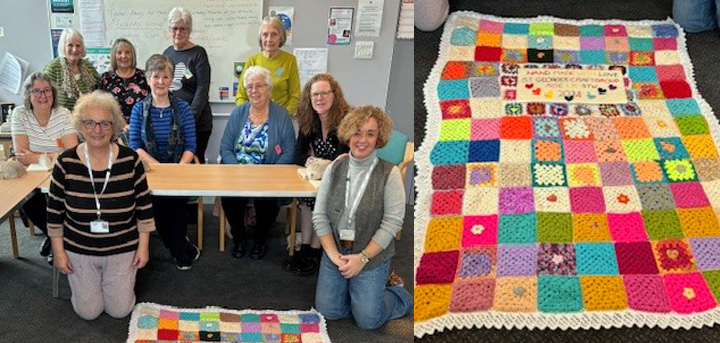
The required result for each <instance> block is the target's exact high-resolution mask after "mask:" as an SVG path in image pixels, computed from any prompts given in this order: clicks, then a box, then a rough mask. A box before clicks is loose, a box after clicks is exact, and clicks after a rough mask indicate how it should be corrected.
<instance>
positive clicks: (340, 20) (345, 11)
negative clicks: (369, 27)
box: [327, 7, 355, 45]
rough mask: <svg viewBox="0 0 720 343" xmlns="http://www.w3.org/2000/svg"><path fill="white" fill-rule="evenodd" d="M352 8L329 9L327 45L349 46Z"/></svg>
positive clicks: (353, 9) (353, 10)
mask: <svg viewBox="0 0 720 343" xmlns="http://www.w3.org/2000/svg"><path fill="white" fill-rule="evenodd" d="M354 12H355V8H354V7H330V18H329V19H328V33H327V44H329V45H349V44H350V32H351V30H352V22H353V13H354Z"/></svg>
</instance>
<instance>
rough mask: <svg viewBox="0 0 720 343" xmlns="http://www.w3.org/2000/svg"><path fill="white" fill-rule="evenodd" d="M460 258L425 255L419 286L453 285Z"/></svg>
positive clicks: (452, 254)
mask: <svg viewBox="0 0 720 343" xmlns="http://www.w3.org/2000/svg"><path fill="white" fill-rule="evenodd" d="M648 244H649V243H648ZM459 257H460V252H459V251H457V250H453V251H441V252H434V253H425V254H423V256H422V258H421V259H420V265H419V266H418V269H417V273H416V281H417V284H418V285H423V284H436V283H452V282H453V280H454V279H455V271H456V270H457V265H458V259H459Z"/></svg>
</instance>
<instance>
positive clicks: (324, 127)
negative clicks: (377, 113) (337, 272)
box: [283, 74, 350, 276]
mask: <svg viewBox="0 0 720 343" xmlns="http://www.w3.org/2000/svg"><path fill="white" fill-rule="evenodd" d="M349 110H350V105H348V103H347V101H345V96H344V95H343V91H342V88H340V84H338V82H337V81H335V78H333V77H332V75H330V74H317V75H315V76H313V77H312V78H311V79H310V80H309V81H308V82H307V83H306V84H305V87H304V88H303V91H302V93H301V97H300V102H299V103H298V108H297V112H296V117H297V119H298V124H299V125H300V132H299V133H298V139H297V147H296V150H295V163H296V164H297V165H300V166H304V165H305V162H306V161H307V160H308V158H309V157H310V156H314V157H316V158H322V159H326V160H330V161H332V160H335V159H336V158H337V157H338V156H340V155H341V154H344V153H347V152H348V151H349V150H350V148H348V146H347V145H346V144H344V143H341V142H340V140H339V139H338V136H337V127H338V125H340V121H341V120H342V119H343V117H345V114H346V113H347V112H348V111H349ZM314 207H315V199H314V198H305V199H301V201H300V228H301V230H302V231H301V237H302V247H301V248H300V252H299V253H297V254H294V255H293V258H292V260H290V261H288V262H286V263H285V264H284V265H283V268H284V269H285V270H290V271H293V272H295V273H296V274H298V275H301V276H304V275H311V274H313V273H315V272H316V271H317V269H318V266H319V265H320V257H322V249H321V245H320V240H319V239H318V237H317V235H316V234H315V230H313V226H312V211H313V209H314Z"/></svg>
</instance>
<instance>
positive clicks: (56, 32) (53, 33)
mask: <svg viewBox="0 0 720 343" xmlns="http://www.w3.org/2000/svg"><path fill="white" fill-rule="evenodd" d="M62 31H63V30H62V29H50V38H51V39H52V47H53V58H57V57H58V41H60V35H61V34H62Z"/></svg>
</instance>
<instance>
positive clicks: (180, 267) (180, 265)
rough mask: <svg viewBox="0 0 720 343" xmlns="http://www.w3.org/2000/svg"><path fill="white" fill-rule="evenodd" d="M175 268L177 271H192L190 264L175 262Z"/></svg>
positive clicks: (189, 262) (187, 262) (188, 262)
mask: <svg viewBox="0 0 720 343" xmlns="http://www.w3.org/2000/svg"><path fill="white" fill-rule="evenodd" d="M175 267H176V268H177V269H178V270H190V269H192V262H191V261H178V260H175Z"/></svg>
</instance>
